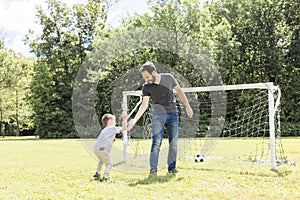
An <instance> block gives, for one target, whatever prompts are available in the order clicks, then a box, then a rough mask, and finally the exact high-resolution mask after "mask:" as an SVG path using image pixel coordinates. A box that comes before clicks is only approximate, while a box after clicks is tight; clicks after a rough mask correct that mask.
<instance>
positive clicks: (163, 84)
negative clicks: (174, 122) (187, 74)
mask: <svg viewBox="0 0 300 200" xmlns="http://www.w3.org/2000/svg"><path fill="white" fill-rule="evenodd" d="M176 85H178V82H177V81H176V79H175V78H174V77H173V76H172V75H171V74H168V73H163V74H161V77H160V82H159V84H155V83H153V84H149V83H145V84H144V85H143V88H142V92H143V96H150V97H151V99H152V112H153V114H164V113H174V112H176V111H177V109H176V102H175V99H174V93H173V88H174V87H175V86H176Z"/></svg>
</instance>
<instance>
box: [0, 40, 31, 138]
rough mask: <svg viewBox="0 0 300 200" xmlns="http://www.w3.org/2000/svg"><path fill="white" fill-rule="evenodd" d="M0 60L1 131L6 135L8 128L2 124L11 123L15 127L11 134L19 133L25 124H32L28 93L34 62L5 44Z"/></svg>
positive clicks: (0, 52) (2, 46) (0, 50)
mask: <svg viewBox="0 0 300 200" xmlns="http://www.w3.org/2000/svg"><path fill="white" fill-rule="evenodd" d="M0 62H1V64H0V68H1V70H0V71H1V72H0V80H1V81H0V91H1V96H0V132H1V134H2V135H3V136H4V133H5V132H7V130H3V127H2V124H3V123H9V124H10V125H11V127H15V129H11V131H10V133H9V134H13V133H15V135H19V134H20V130H21V129H23V126H27V127H28V126H30V124H31V123H30V118H29V113H30V112H31V110H30V107H29V105H28V103H27V102H26V94H27V93H28V92H29V90H28V86H29V83H30V80H31V76H30V71H31V66H32V64H31V61H30V59H27V58H25V57H24V56H23V55H21V54H16V53H15V52H13V51H11V50H7V49H5V47H4V45H1V48H0ZM20 108H21V109H20ZM30 128H32V127H30Z"/></svg>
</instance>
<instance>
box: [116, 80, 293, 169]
mask: <svg viewBox="0 0 300 200" xmlns="http://www.w3.org/2000/svg"><path fill="white" fill-rule="evenodd" d="M183 90H184V92H185V93H186V95H187V97H188V99H189V102H190V104H191V106H192V108H193V110H194V116H193V118H192V119H189V118H188V117H187V115H186V113H185V108H184V106H183V105H182V103H181V101H180V100H179V98H178V97H177V95H175V96H176V99H177V100H176V102H177V109H178V112H179V118H180V119H179V121H180V124H179V140H178V145H179V147H178V148H179V154H178V156H179V158H181V159H187V160H188V159H190V160H193V159H194V156H195V155H196V154H201V155H203V156H204V157H205V158H207V159H208V158H228V159H239V160H247V161H254V162H256V163H268V164H270V166H271V168H272V169H277V168H278V167H279V166H280V165H282V164H284V163H286V162H287V159H286V157H285V156H284V151H283V147H282V144H281V140H280V96H281V92H280V89H279V87H277V86H274V84H273V83H271V82H269V83H254V84H240V85H220V86H207V87H190V88H183ZM141 102H142V97H141V91H123V108H122V109H123V111H125V112H127V113H128V114H129V118H130V116H131V115H132V114H133V113H135V112H136V110H137V108H138V106H139V105H140V103H141ZM129 111H130V112H129ZM137 125H138V127H137V128H134V129H132V131H130V132H128V133H127V132H126V133H125V134H124V137H123V150H124V151H123V157H124V161H125V162H127V161H128V159H129V158H128V155H130V159H131V160H132V159H135V158H139V156H141V155H143V156H144V155H146V154H149V151H150V145H151V108H149V109H148V111H147V112H146V113H145V114H144V115H143V117H142V119H140V120H139V122H138V123H137ZM167 145H168V144H167V139H166V140H165V141H164V142H163V144H162V149H164V148H166V149H167ZM161 151H162V150H161ZM161 154H162V155H161V156H165V155H166V154H167V150H166V151H165V152H164V151H162V153H161Z"/></svg>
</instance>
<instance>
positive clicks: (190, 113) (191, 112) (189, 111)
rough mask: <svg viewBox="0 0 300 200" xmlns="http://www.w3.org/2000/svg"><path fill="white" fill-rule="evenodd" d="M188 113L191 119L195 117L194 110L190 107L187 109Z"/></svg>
mask: <svg viewBox="0 0 300 200" xmlns="http://www.w3.org/2000/svg"><path fill="white" fill-rule="evenodd" d="M186 113H187V116H188V117H189V118H192V117H193V110H192V108H191V107H190V106H188V107H187V108H186Z"/></svg>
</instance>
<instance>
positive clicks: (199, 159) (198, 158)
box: [194, 153, 205, 162]
mask: <svg viewBox="0 0 300 200" xmlns="http://www.w3.org/2000/svg"><path fill="white" fill-rule="evenodd" d="M204 158H205V156H204V155H203V154H201V153H196V154H195V155H194V160H195V162H203V161H204Z"/></svg>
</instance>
